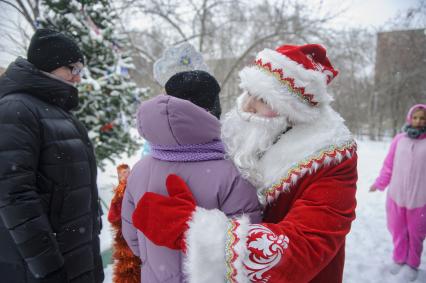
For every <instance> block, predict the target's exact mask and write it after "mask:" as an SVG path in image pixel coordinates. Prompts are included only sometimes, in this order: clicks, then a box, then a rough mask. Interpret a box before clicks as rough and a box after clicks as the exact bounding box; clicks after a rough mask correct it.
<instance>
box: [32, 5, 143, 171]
mask: <svg viewBox="0 0 426 283" xmlns="http://www.w3.org/2000/svg"><path fill="white" fill-rule="evenodd" d="M42 7H43V10H44V11H45V12H44V13H43V16H42V17H41V19H40V21H39V23H38V24H39V26H40V27H48V28H53V29H56V30H59V31H61V32H63V33H66V34H68V35H70V36H72V37H73V38H75V39H76V40H77V41H78V43H79V45H80V48H81V49H82V51H83V53H84V55H85V72H84V74H83V76H82V82H81V83H80V84H79V86H78V87H79V97H80V106H79V108H78V109H77V110H76V112H75V114H76V116H77V117H78V119H79V120H80V121H82V122H83V123H84V125H85V126H86V128H87V129H88V131H89V137H90V139H91V140H92V142H93V144H94V147H95V151H96V157H97V160H98V166H99V167H100V168H103V166H104V165H105V163H104V162H105V160H107V159H109V160H113V159H114V158H116V157H117V156H118V155H119V154H121V153H123V152H127V153H128V154H129V155H130V154H133V153H134V152H135V150H136V149H139V144H137V143H136V142H135V140H134V139H132V138H131V135H130V127H129V126H130V124H131V123H132V122H133V121H134V119H133V116H134V114H135V112H136V106H137V105H138V101H139V99H140V98H142V97H143V96H145V95H147V90H142V89H139V88H137V87H136V85H135V84H134V83H133V82H132V81H131V79H130V77H129V75H128V69H129V68H133V65H132V59H131V57H130V54H129V52H130V48H129V46H128V44H129V41H128V38H127V37H126V36H125V35H124V33H119V32H118V31H117V30H116V26H117V19H118V17H117V13H116V12H115V11H114V9H113V7H112V6H111V4H110V1H107V0H72V1H64V0H43V1H42Z"/></svg>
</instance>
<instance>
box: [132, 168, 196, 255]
mask: <svg viewBox="0 0 426 283" xmlns="http://www.w3.org/2000/svg"><path fill="white" fill-rule="evenodd" d="M166 187H167V191H168V193H169V195H170V196H163V195H159V194H156V193H152V192H148V193H145V194H144V195H143V197H142V198H141V200H140V201H139V202H138V205H137V207H136V209H135V211H134V212H133V215H132V220H133V225H134V226H135V227H136V228H137V229H139V230H140V231H142V232H143V233H144V235H145V236H146V237H147V238H148V239H150V240H151V241H152V242H153V243H154V244H156V245H158V246H165V247H168V248H170V249H174V250H182V251H184V252H185V251H186V245H185V241H184V235H185V232H186V231H187V230H188V228H189V227H188V224H187V223H188V221H189V220H190V218H191V215H192V213H193V212H194V211H195V206H196V204H195V199H194V197H193V195H192V193H191V191H190V189H189V188H188V186H187V185H186V183H185V181H184V180H182V179H181V178H180V177H179V176H177V175H173V174H172V175H169V176H168V177H167V180H166Z"/></svg>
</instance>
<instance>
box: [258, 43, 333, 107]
mask: <svg viewBox="0 0 426 283" xmlns="http://www.w3.org/2000/svg"><path fill="white" fill-rule="evenodd" d="M259 59H260V60H262V63H263V64H265V63H271V67H272V69H281V70H282V71H283V75H284V77H289V78H293V79H294V83H295V85H296V86H297V87H304V88H305V91H306V93H310V94H313V95H314V96H315V99H314V100H315V101H317V102H319V103H324V102H329V101H330V97H329V96H328V94H327V75H326V74H324V73H322V72H320V71H316V70H310V69H306V68H305V67H304V66H303V65H302V64H299V63H297V62H296V61H293V60H292V59H290V58H288V57H287V56H285V55H283V54H281V53H279V52H277V51H275V50H271V49H268V48H265V49H264V50H262V51H261V52H259V53H258V54H257V56H256V60H259Z"/></svg>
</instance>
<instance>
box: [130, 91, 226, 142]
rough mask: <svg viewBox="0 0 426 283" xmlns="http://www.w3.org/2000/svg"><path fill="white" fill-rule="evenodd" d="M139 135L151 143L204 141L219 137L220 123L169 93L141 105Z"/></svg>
mask: <svg viewBox="0 0 426 283" xmlns="http://www.w3.org/2000/svg"><path fill="white" fill-rule="evenodd" d="M136 119H137V127H138V131H139V134H140V135H141V136H142V137H143V138H144V139H146V140H147V141H148V142H150V143H151V144H153V145H170V146H175V145H189V144H205V143H209V142H212V141H216V140H219V139H220V122H219V120H218V119H216V117H214V116H213V115H211V114H210V113H208V112H207V111H206V110H204V109H203V108H201V107H198V106H197V105H195V104H193V103H191V102H189V101H187V100H183V99H179V98H176V97H173V96H169V95H158V96H156V97H154V98H151V99H149V100H147V101H145V102H143V103H142V104H141V106H140V107H139V110H138V113H137V118H136Z"/></svg>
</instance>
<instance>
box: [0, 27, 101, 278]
mask: <svg viewBox="0 0 426 283" xmlns="http://www.w3.org/2000/svg"><path fill="white" fill-rule="evenodd" d="M27 55H28V56H27V58H28V59H27V60H26V59H23V58H20V57H19V58H17V59H16V61H15V62H13V63H11V64H10V66H9V67H8V68H7V70H6V72H5V73H4V74H3V75H2V76H1V77H0V282H7V283H15V282H16V283H17V282H43V283H51V282H52V283H53V282H73V283H74V282H75V283H77V282H78V283H80V282H84V283H86V282H87V283H89V282H90V283H92V282H94V283H98V282H102V281H103V279H104V274H103V268H102V260H101V256H100V247H99V233H100V230H101V219H100V215H101V208H100V205H99V199H98V189H97V186H96V161H95V155H94V151H93V147H92V144H91V142H90V140H89V138H88V135H87V131H86V129H85V128H84V126H83V125H82V124H81V123H80V122H79V121H77V119H76V118H75V117H74V116H73V114H71V112H70V110H71V109H74V108H76V107H77V105H78V91H77V88H76V87H75V86H74V85H75V84H76V83H78V82H80V79H81V78H80V74H81V70H82V68H83V64H84V59H83V54H82V52H81V51H80V49H79V48H78V46H77V44H76V43H75V42H74V41H73V39H71V38H70V37H67V36H65V35H64V34H62V33H59V32H56V31H53V30H49V29H40V30H37V31H36V33H35V34H34V36H33V37H32V39H31V43H30V46H29V48H28V54H27Z"/></svg>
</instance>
